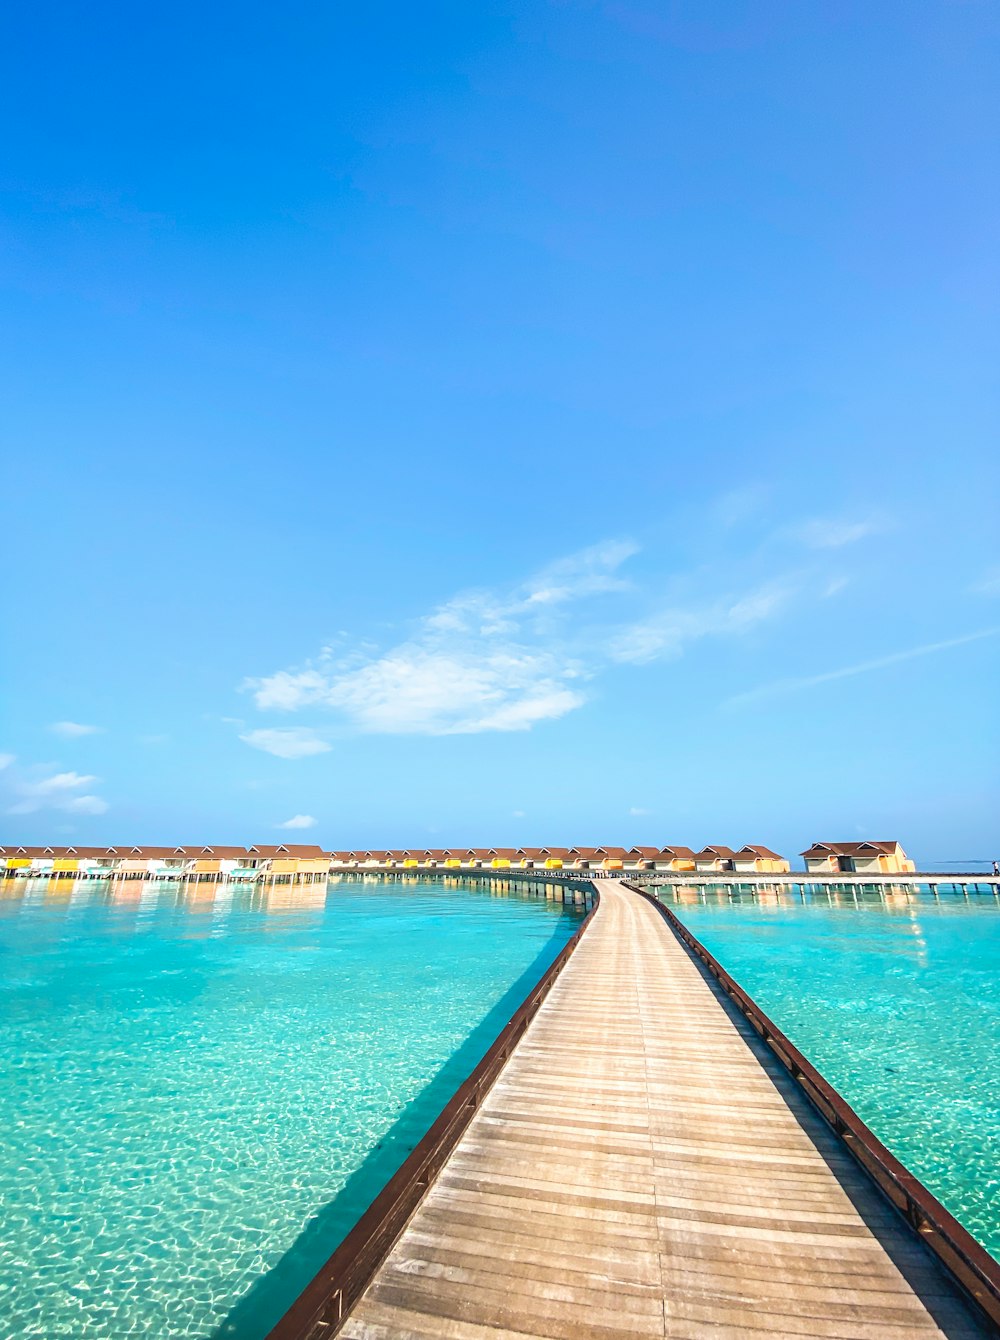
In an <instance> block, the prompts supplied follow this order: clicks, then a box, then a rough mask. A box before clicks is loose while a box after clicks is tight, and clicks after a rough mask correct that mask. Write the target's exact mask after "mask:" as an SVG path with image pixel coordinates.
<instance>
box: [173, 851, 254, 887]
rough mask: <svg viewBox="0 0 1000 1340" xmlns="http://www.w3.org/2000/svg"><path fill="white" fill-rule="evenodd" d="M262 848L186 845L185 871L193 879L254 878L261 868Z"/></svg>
mask: <svg viewBox="0 0 1000 1340" xmlns="http://www.w3.org/2000/svg"><path fill="white" fill-rule="evenodd" d="M260 850H261V849H259V848H256V847H251V848H250V850H249V851H248V850H247V848H246V847H209V846H205V847H185V848H184V852H185V854H186V856H187V857H188V865H187V867H186V870H185V873H186V874H188V875H190V876H191V877H192V878H193V879H227V878H235V879H253V878H254V877H255V876H256V874H257V872H258V870H259V868H260V862H261V856H260V855H259V852H260Z"/></svg>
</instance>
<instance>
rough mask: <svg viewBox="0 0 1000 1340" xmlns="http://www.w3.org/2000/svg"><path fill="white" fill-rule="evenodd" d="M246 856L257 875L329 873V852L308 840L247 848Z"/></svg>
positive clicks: (310, 876)
mask: <svg viewBox="0 0 1000 1340" xmlns="http://www.w3.org/2000/svg"><path fill="white" fill-rule="evenodd" d="M248 855H249V856H250V858H251V860H253V862H254V867H253V868H254V870H255V872H256V874H257V876H258V878H264V879H280V880H286V879H303V878H304V879H315V878H317V877H319V876H322V878H324V879H325V878H326V876H327V875H328V874H329V873H330V853H329V852H326V851H324V850H323V848H322V847H320V846H318V845H313V844H311V843H292V844H286V843H279V844H278V845H277V846H274V847H251V848H250V849H249V852H248Z"/></svg>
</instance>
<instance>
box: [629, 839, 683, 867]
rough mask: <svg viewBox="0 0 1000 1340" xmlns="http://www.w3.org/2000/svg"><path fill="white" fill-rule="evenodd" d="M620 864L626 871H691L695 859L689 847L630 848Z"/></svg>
mask: <svg viewBox="0 0 1000 1340" xmlns="http://www.w3.org/2000/svg"><path fill="white" fill-rule="evenodd" d="M622 864H623V867H624V869H626V870H664V871H669V870H693V869H694V867H695V858H694V852H693V851H692V850H691V848H690V847H682V846H676V845H675V846H668V847H630V848H629V849H628V851H627V852H626V853H625V857H624V860H623V862H622Z"/></svg>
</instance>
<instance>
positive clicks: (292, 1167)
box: [0, 879, 582, 1340]
mask: <svg viewBox="0 0 1000 1340" xmlns="http://www.w3.org/2000/svg"><path fill="white" fill-rule="evenodd" d="M449 883H450V885H451V887H449V888H447V889H443V888H442V887H441V885H440V883H438V884H431V883H429V882H420V881H417V880H413V881H406V882H405V883H403V882H397V883H380V882H378V881H377V880H372V879H365V880H357V879H355V880H344V881H340V882H336V881H331V883H330V885H329V889H327V887H326V886H324V885H312V886H306V887H304V888H298V889H295V890H294V891H291V890H289V889H288V887H287V886H286V887H285V888H284V889H280V888H279V889H278V890H276V891H274V892H272V894H271V895H270V897H267V896H265V895H263V894H262V893H260V892H251V891H249V890H247V891H244V892H237V893H235V894H233V893H232V891H231V888H230V889H228V890H224V889H223V888H222V887H220V886H209V885H207V884H206V885H202V886H201V887H200V888H194V889H188V890H182V889H181V888H180V887H179V886H176V885H167V884H152V883H146V884H139V883H136V884H132V885H118V886H116V887H115V889H114V892H113V893H112V892H111V886H108V885H97V886H93V885H91V886H89V887H88V886H86V885H84V886H81V887H79V888H77V889H75V890H74V889H73V887H72V885H70V884H69V883H68V882H67V883H66V884H64V885H63V887H62V888H59V887H58V886H57V885H56V884H55V882H54V881H53V882H52V883H51V884H46V883H43V882H37V883H36V882H34V881H32V882H29V881H7V882H6V884H5V885H4V887H3V890H2V892H3V895H4V896H3V897H2V898H0V1056H2V1058H3V1059H2V1071H0V1101H2V1117H0V1222H2V1228H0V1336H2V1337H4V1340H6V1338H7V1337H15V1336H16V1337H21V1336H45V1337H47V1338H50V1340H55V1338H56V1337H72V1338H73V1340H79V1337H81V1336H83V1335H86V1336H87V1340H110V1337H115V1338H116V1340H117V1337H119V1336H133V1335H147V1336H156V1337H161V1336H169V1337H195V1336H197V1337H207V1336H213V1335H215V1336H219V1337H221V1336H234V1337H241V1340H254V1338H256V1337H259V1336H262V1335H264V1334H265V1333H266V1332H267V1330H268V1329H269V1327H270V1326H271V1325H272V1324H273V1322H274V1321H275V1320H277V1318H278V1316H280V1315H281V1313H282V1312H283V1311H284V1309H285V1307H287V1306H288V1304H289V1303H290V1302H291V1301H292V1300H293V1298H294V1297H295V1296H296V1295H297V1293H298V1292H299V1290H300V1289H301V1288H302V1287H303V1285H304V1284H305V1283H306V1282H308V1280H309V1279H310V1278H311V1277H312V1275H313V1274H314V1273H315V1271H316V1270H317V1269H318V1267H319V1266H320V1265H321V1264H322V1262H323V1261H324V1260H325V1259H326V1257H327V1256H328V1255H329V1253H330V1252H331V1251H332V1250H333V1248H334V1247H335V1246H336V1244H337V1242H338V1241H339V1240H340V1239H341V1238H342V1237H343V1235H344V1233H345V1232H346V1231H347V1229H348V1228H350V1226H351V1224H352V1223H353V1222H354V1221H355V1219H356V1218H357V1216H358V1215H359V1214H360V1213H361V1211H362V1210H364V1208H365V1207H366V1206H367V1205H368V1203H369V1202H370V1201H371V1199H372V1197H373V1196H374V1195H375V1194H376V1193H377V1192H378V1190H379V1189H380V1188H381V1186H382V1185H383V1184H384V1183H385V1181H386V1180H387V1179H388V1177H389V1176H391V1174H392V1173H393V1172H394V1171H395V1169H396V1168H397V1167H398V1166H399V1164H400V1163H401V1162H402V1160H403V1159H404V1158H405V1156H406V1154H407V1153H408V1152H409V1151H410V1149H411V1148H412V1147H413V1145H414V1144H415V1143H416V1142H417V1141H418V1140H419V1139H420V1137H421V1136H422V1135H423V1134H424V1132H425V1131H426V1129H427V1128H428V1127H429V1126H430V1124H431V1122H432V1121H433V1120H434V1118H435V1117H436V1116H437V1114H438V1112H439V1111H440V1109H441V1107H442V1106H443V1105H444V1103H445V1102H446V1101H447V1099H448V1098H449V1097H450V1096H451V1094H452V1092H454V1090H455V1088H456V1087H457V1085H458V1084H459V1083H460V1082H461V1080H462V1079H464V1078H465V1076H466V1075H467V1074H468V1073H469V1071H470V1070H471V1069H472V1068H473V1067H474V1065H475V1064H476V1062H477V1061H478V1060H479V1058H480V1057H481V1055H482V1054H483V1052H485V1050H486V1048H487V1047H488V1046H489V1044H490V1042H492V1040H493V1038H494V1037H495V1036H496V1034H497V1033H498V1032H499V1030H500V1028H501V1027H502V1026H503V1024H504V1023H505V1022H506V1020H507V1018H508V1017H509V1015H510V1013H511V1012H512V1010H513V1008H514V1007H515V1006H516V1005H517V1004H519V1003H520V1000H521V999H522V998H523V996H524V994H525V993H526V991H527V988H528V985H529V984H530V982H533V981H534V980H536V979H537V977H538V976H540V975H541V972H542V970H543V968H544V967H545V966H546V965H547V964H548V963H549V962H550V961H551V960H552V959H553V958H554V957H555V955H556V954H557V953H558V951H559V949H560V948H561V946H562V945H563V944H564V943H565V941H566V940H567V939H568V938H569V937H570V936H571V935H572V934H573V932H574V931H575V930H576V928H577V926H578V925H579V920H580V916H581V915H582V909H573V908H572V907H567V908H564V907H563V905H562V904H561V903H554V902H549V901H546V900H545V899H544V898H538V897H527V896H516V895H515V896H494V895H491V894H490V893H489V892H488V891H485V890H483V889H481V888H470V887H463V886H462V885H461V884H460V882H459V881H449Z"/></svg>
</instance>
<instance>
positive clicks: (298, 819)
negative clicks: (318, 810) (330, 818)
mask: <svg viewBox="0 0 1000 1340" xmlns="http://www.w3.org/2000/svg"><path fill="white" fill-rule="evenodd" d="M316 824H317V820H316V819H314V818H313V816H312V815H311V814H293V815H292V817H291V818H290V819H286V820H285V822H284V823H283V824H278V825H277V827H278V828H315V827H316Z"/></svg>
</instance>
